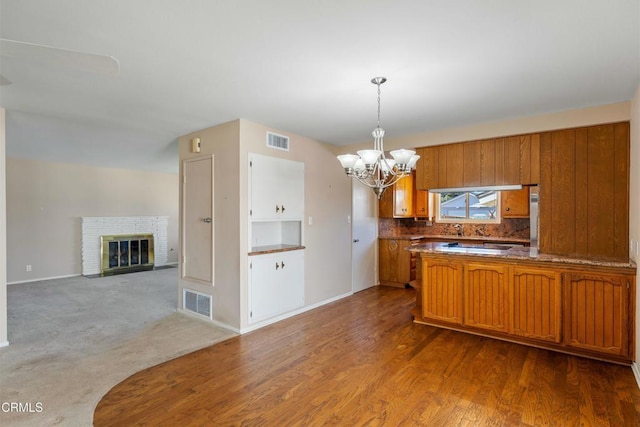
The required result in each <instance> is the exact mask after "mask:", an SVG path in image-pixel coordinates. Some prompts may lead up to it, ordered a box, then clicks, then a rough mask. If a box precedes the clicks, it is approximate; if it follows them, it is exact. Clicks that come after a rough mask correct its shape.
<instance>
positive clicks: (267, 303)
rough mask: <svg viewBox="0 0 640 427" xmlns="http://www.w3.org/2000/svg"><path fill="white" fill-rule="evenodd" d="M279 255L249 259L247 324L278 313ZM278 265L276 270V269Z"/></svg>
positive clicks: (266, 255)
mask: <svg viewBox="0 0 640 427" xmlns="http://www.w3.org/2000/svg"><path fill="white" fill-rule="evenodd" d="M278 255H279V254H277V253H276V254H265V255H256V256H252V257H249V322H250V323H254V322H258V321H260V320H264V319H267V318H269V317H273V316H275V315H276V314H278V313H279V310H280V309H279V298H280V295H278V292H277V290H276V285H277V283H278V277H277V274H276V273H278V270H279V257H278ZM276 264H278V269H276Z"/></svg>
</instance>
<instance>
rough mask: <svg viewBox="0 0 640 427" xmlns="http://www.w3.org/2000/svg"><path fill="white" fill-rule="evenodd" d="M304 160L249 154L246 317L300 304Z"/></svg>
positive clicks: (270, 315) (254, 320)
mask: <svg viewBox="0 0 640 427" xmlns="http://www.w3.org/2000/svg"><path fill="white" fill-rule="evenodd" d="M303 218H304V163H302V162H296V161H292V160H286V159H281V158H277V157H270V156H263V155H260V154H253V153H250V154H249V247H250V251H249V257H248V258H249V262H248V266H249V272H248V291H249V292H248V298H249V301H248V308H249V310H248V316H249V318H248V321H249V323H252V324H255V323H258V322H261V321H266V320H268V319H270V318H273V317H276V316H279V315H282V314H285V313H287V312H290V311H292V310H295V309H296V308H300V307H302V306H304V247H303V245H302V240H303V239H302V221H303Z"/></svg>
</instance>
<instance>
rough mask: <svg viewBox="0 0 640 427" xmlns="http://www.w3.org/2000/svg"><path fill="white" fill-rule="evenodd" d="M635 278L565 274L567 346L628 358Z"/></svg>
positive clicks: (565, 340) (565, 341)
mask: <svg viewBox="0 0 640 427" xmlns="http://www.w3.org/2000/svg"><path fill="white" fill-rule="evenodd" d="M630 283H631V279H630V278H628V277H627V276H621V275H608V274H573V273H572V274H569V273H566V274H565V284H564V287H565V295H564V301H565V307H564V311H565V318H566V319H565V339H564V343H565V345H567V346H569V347H576V348H580V349H586V350H593V351H597V352H600V353H609V354H615V355H620V356H628V355H629V354H630V353H629V351H630V346H629V324H628V322H629V293H630Z"/></svg>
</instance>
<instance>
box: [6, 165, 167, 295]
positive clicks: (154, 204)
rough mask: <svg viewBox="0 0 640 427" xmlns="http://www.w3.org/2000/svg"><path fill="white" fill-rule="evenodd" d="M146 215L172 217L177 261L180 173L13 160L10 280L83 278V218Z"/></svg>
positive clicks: (9, 176)
mask: <svg viewBox="0 0 640 427" xmlns="http://www.w3.org/2000/svg"><path fill="white" fill-rule="evenodd" d="M145 215H149V216H168V217H169V230H168V238H169V241H168V249H169V252H168V257H169V258H168V261H169V262H170V263H172V262H177V251H178V229H177V226H178V176H177V175H175V174H167V173H152V172H142V171H133V170H126V169H110V168H100V167H90V166H82V165H77V164H68V163H54V162H43V161H37V160H26V159H18V158H8V159H7V224H8V230H7V248H8V249H7V267H8V271H7V279H8V282H9V283H11V282H21V281H31V280H40V279H46V278H53V277H64V276H71V275H78V274H81V273H82V259H81V225H80V218H81V217H83V216H145ZM171 249H173V251H171ZM27 264H29V265H31V267H32V271H31V272H27V271H26V268H25V267H26V265H27Z"/></svg>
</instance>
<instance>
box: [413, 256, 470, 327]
mask: <svg viewBox="0 0 640 427" xmlns="http://www.w3.org/2000/svg"><path fill="white" fill-rule="evenodd" d="M462 266H463V265H462V263H460V262H456V261H452V260H450V259H448V258H422V292H421V294H422V317H423V318H424V319H428V320H434V321H436V322H439V323H444V324H454V325H461V324H462V319H463V306H462V301H463V299H462V292H463V290H462V279H463V277H462V275H463V268H462Z"/></svg>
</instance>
